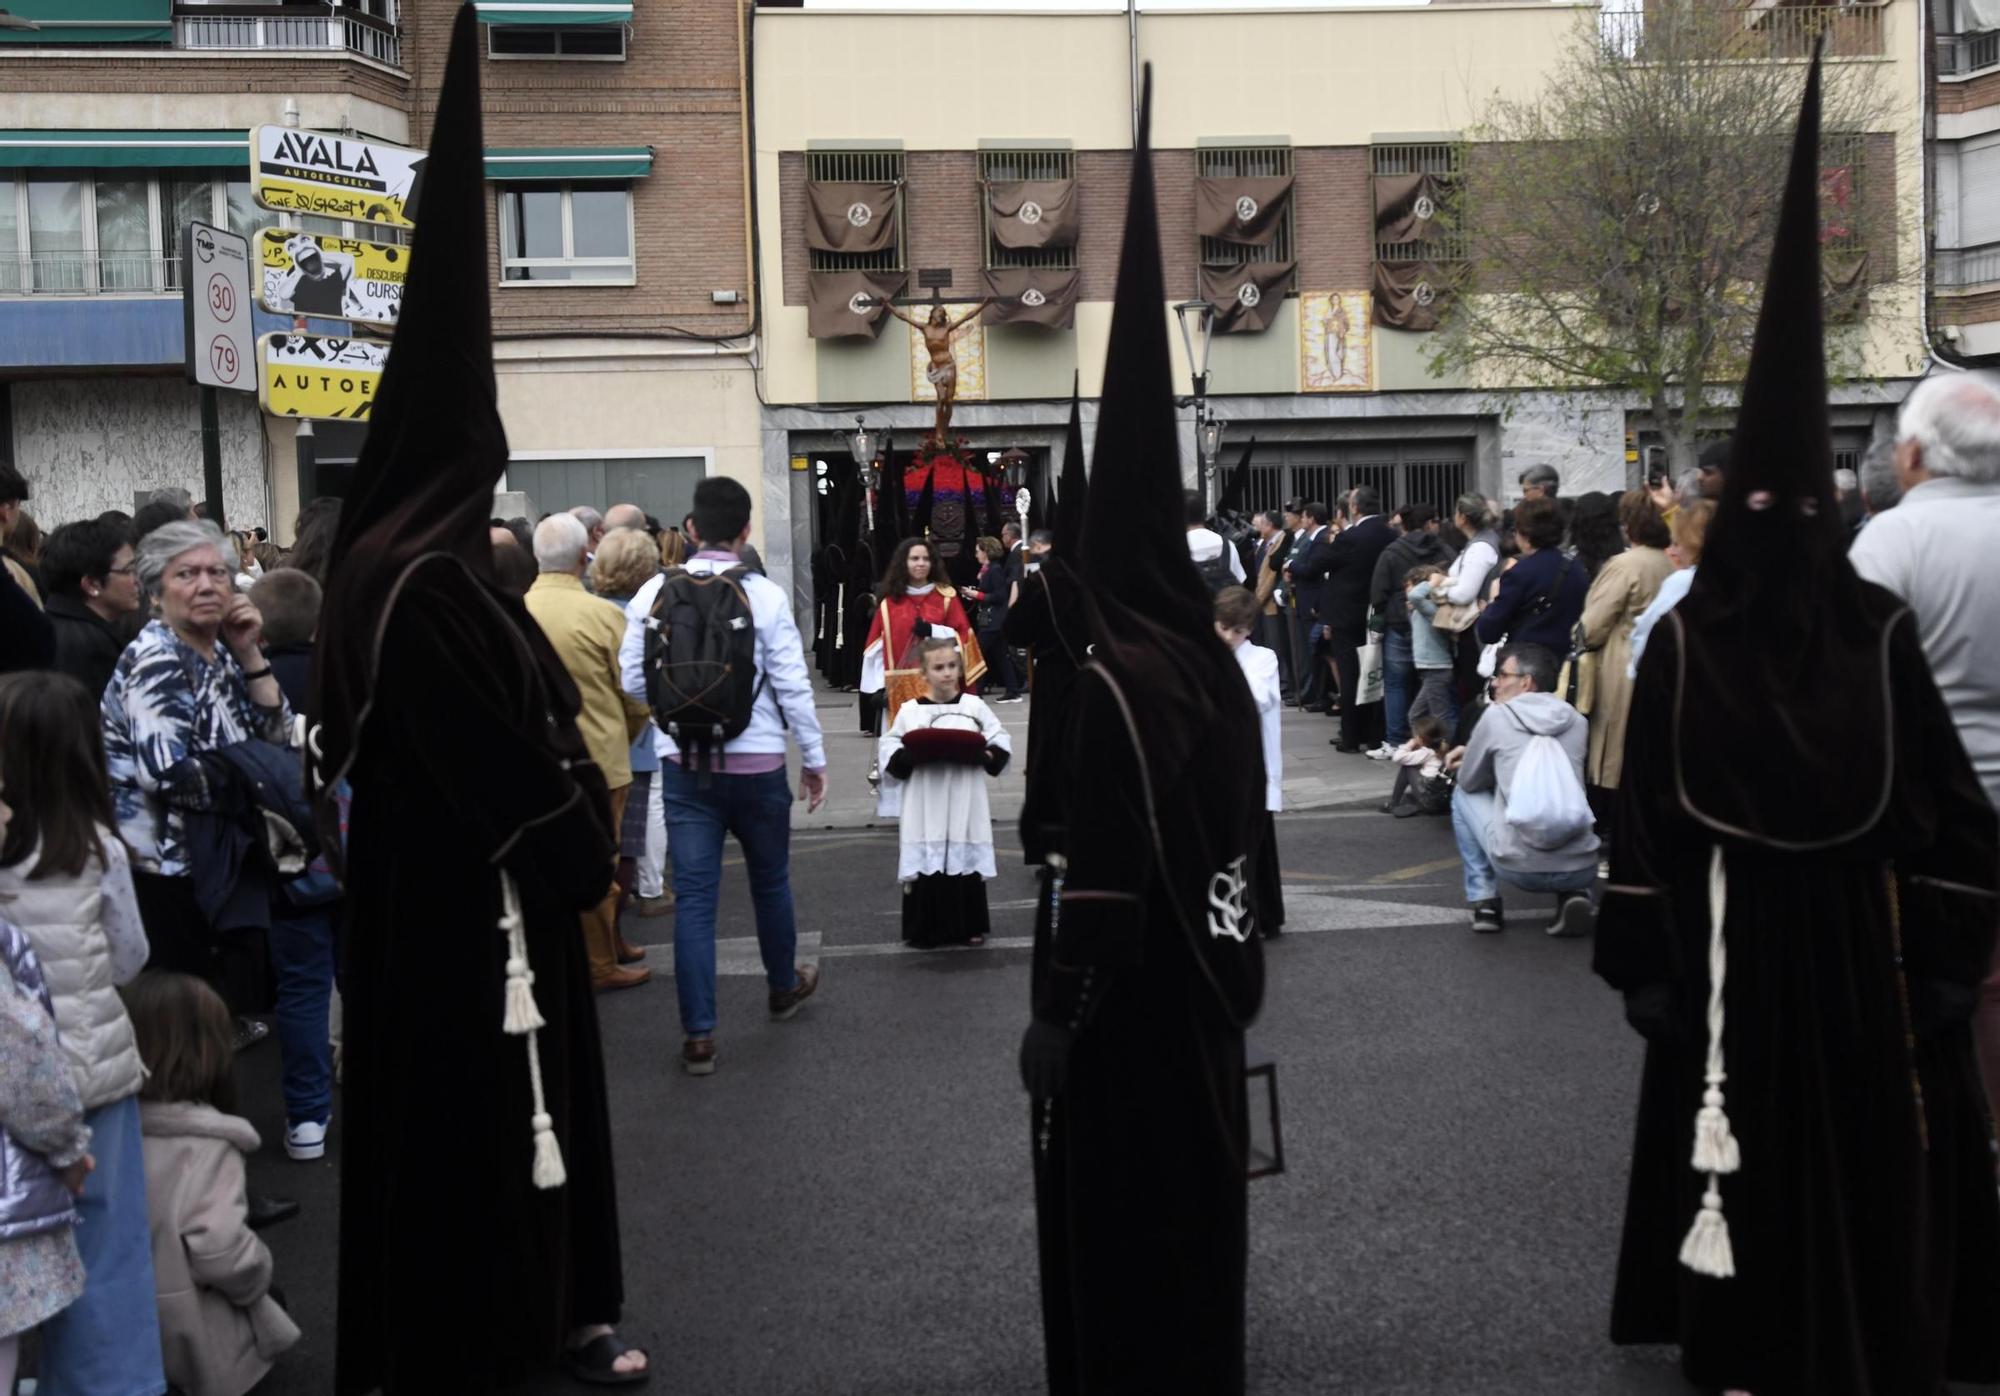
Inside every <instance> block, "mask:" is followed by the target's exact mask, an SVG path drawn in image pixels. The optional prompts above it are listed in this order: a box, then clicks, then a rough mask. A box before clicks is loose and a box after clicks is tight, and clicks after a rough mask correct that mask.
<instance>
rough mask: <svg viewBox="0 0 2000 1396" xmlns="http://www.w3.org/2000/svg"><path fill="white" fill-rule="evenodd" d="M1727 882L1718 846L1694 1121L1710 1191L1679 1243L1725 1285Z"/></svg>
mask: <svg viewBox="0 0 2000 1396" xmlns="http://www.w3.org/2000/svg"><path fill="white" fill-rule="evenodd" d="M1728 902H1729V894H1728V878H1727V876H1726V874H1725V872H1724V869H1723V861H1722V846H1721V845H1720V844H1717V845H1716V847H1715V850H1714V852H1713V853H1712V854H1711V855H1710V857H1709V862H1708V1062H1707V1070H1706V1071H1705V1072H1704V1073H1703V1079H1704V1080H1705V1081H1706V1082H1707V1083H1708V1087H1707V1089H1706V1090H1704V1091H1703V1092H1702V1095H1701V1109H1700V1110H1699V1111H1697V1112H1696V1113H1695V1117H1694V1159H1693V1165H1694V1170H1695V1172H1697V1173H1705V1174H1707V1175H1708V1190H1707V1191H1706V1192H1704V1193H1703V1194H1702V1198H1701V1210H1700V1211H1699V1212H1697V1213H1696V1214H1695V1219H1694V1225H1693V1226H1692V1227H1690V1228H1689V1229H1688V1234H1687V1239H1686V1240H1685V1241H1683V1242H1681V1264H1683V1265H1685V1266H1687V1268H1688V1269H1690V1270H1692V1271H1694V1272H1695V1273H1696V1274H1697V1275H1712V1276H1714V1277H1715V1278H1717V1279H1721V1280H1726V1279H1730V1278H1732V1277H1733V1276H1734V1275H1735V1274H1736V1256H1735V1254H1734V1252H1732V1251H1731V1249H1730V1246H1729V1223H1728V1222H1727V1221H1726V1220H1724V1218H1723V1215H1722V1175H1723V1174H1725V1173H1734V1172H1736V1171H1737V1170H1738V1169H1740V1168H1742V1166H1743V1153H1742V1150H1741V1149H1740V1148H1739V1147H1738V1146H1737V1143H1736V1136H1735V1135H1733V1134H1732V1133H1730V1129H1729V1116H1727V1115H1725V1114H1723V1112H1722V1105H1723V1100H1722V1083H1723V1082H1724V1081H1727V1080H1728V1079H1729V1075H1728V1073H1727V1072H1725V1071H1724V1070H1723V1062H1722V1028H1723V1014H1722V987H1723V981H1724V977H1725V974H1726V972H1727V970H1728V967H1729V952H1728V946H1727V943H1726V942H1725V941H1724V940H1723V935H1722V921H1723V916H1724V914H1725V913H1726V912H1727V910H1728Z"/></svg>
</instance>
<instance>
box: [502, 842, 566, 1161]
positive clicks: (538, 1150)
mask: <svg viewBox="0 0 2000 1396" xmlns="http://www.w3.org/2000/svg"><path fill="white" fill-rule="evenodd" d="M500 929H501V930H502V931H503V932H505V933H506V936H507V990H506V1009H505V1011H504V1013H503V1014H502V1016H501V1019H500V1027H501V1030H502V1031H503V1032H506V1033H508V1034H510V1035H511V1036H515V1037H525V1038H527V1039H528V1087H529V1090H530V1092H531V1093H532V1095H533V1097H534V1103H535V1113H534V1114H533V1115H532V1116H530V1117H529V1120H528V1127H529V1128H530V1129H531V1130H533V1131H534V1138H535V1154H534V1160H535V1161H534V1164H533V1167H532V1171H531V1172H530V1174H529V1176H530V1177H531V1178H532V1179H533V1181H534V1184H535V1186H536V1187H538V1188H541V1189H543V1190H545V1191H546V1190H547V1189H549V1188H559V1187H561V1186H562V1185H563V1183H564V1182H565V1181H566V1179H567V1175H566V1174H565V1173H564V1172H563V1161H562V1148H561V1146H560V1145H558V1144H557V1143H556V1131H555V1121H554V1120H553V1119H551V1118H550V1116H549V1107H548V1102H547V1101H546V1100H545V1099H543V1096H542V1048H541V1043H540V1041H539V1040H538V1036H537V1035H538V1034H539V1032H540V1031H541V1029H542V1028H544V1027H546V1026H547V1023H546V1022H545V1021H544V1020H543V1018H542V1011H541V1009H540V1008H538V1007H536V1005H535V972H534V970H533V969H532V968H530V967H529V965H528V934H527V927H526V923H525V922H523V921H522V919H521V893H520V891H519V889H517V888H516V887H515V886H514V878H513V875H512V874H510V873H508V872H506V871H505V870H502V872H501V874H500Z"/></svg>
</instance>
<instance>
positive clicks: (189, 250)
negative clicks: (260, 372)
mask: <svg viewBox="0 0 2000 1396" xmlns="http://www.w3.org/2000/svg"><path fill="white" fill-rule="evenodd" d="M251 304H252V300H251V295H250V243H249V240H248V239H247V238H243V237H240V236H239V235H237V234H235V233H232V232H230V231H229V230H228V229H226V228H212V227H210V226H209V225H208V224H206V223H190V224H188V226H187V233H186V235H185V236H184V237H183V238H182V239H181V311H182V316H181V318H182V325H183V327H184V329H185V331H186V339H187V376H188V381H189V382H192V383H199V384H201V385H202V386H204V387H209V388H234V389H236V390H237V391H238V392H244V393H254V392H256V391H257V353H256V345H255V336H254V335H253V334H252V333H251V329H250V306H251Z"/></svg>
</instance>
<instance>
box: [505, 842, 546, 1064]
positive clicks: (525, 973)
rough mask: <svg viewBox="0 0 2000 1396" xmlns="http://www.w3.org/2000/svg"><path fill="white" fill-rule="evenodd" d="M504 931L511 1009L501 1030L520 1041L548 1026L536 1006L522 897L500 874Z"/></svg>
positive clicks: (511, 879)
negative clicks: (522, 915) (529, 965)
mask: <svg viewBox="0 0 2000 1396" xmlns="http://www.w3.org/2000/svg"><path fill="white" fill-rule="evenodd" d="M500 929H501V930H503V931H505V932H506V933H507V1009H506V1013H505V1015H504V1016H503V1017H502V1018H501V1020H500V1027H501V1030H502V1031H504V1032H507V1033H510V1034H512V1035H514V1036H516V1037H518V1036H520V1035H521V1034H522V1033H528V1032H534V1031H535V1030H536V1029H537V1028H540V1027H543V1026H545V1024H544V1023H543V1020H542V1011H541V1009H540V1008H538V1007H536V1006H535V972H534V971H533V970H532V969H530V968H529V967H528V933H527V928H526V926H525V924H524V923H523V922H522V920H521V894H520V893H519V892H517V891H516V890H515V888H514V879H513V878H512V877H511V876H510V875H508V874H507V873H504V872H503V873H501V874H500Z"/></svg>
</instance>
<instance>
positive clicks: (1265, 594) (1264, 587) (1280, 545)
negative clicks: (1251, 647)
mask: <svg viewBox="0 0 2000 1396" xmlns="http://www.w3.org/2000/svg"><path fill="white" fill-rule="evenodd" d="M1254 526H1255V528H1256V530H1257V547H1256V550H1255V552H1253V553H1252V554H1251V559H1250V561H1251V571H1250V577H1251V586H1252V589H1253V590H1255V591H1256V593H1257V633H1256V635H1255V636H1254V637H1253V638H1254V639H1255V640H1256V642H1257V643H1258V644H1260V645H1262V646H1263V647H1264V648H1265V649H1267V650H1270V651H1271V652H1272V653H1274V654H1276V655H1277V656H1278V686H1279V688H1280V689H1281V690H1282V691H1283V696H1284V698H1285V701H1286V702H1290V701H1291V697H1292V693H1291V689H1292V672H1291V670H1292V666H1291V643H1290V641H1291V636H1290V634H1289V631H1290V627H1289V626H1288V625H1287V624H1286V623H1285V615H1284V613H1283V612H1282V611H1280V610H1279V609H1278V577H1279V569H1280V568H1282V567H1283V566H1284V563H1285V559H1286V557H1288V556H1289V555H1290V553H1291V547H1292V539H1291V535H1290V534H1288V533H1286V532H1285V523H1284V516H1283V515H1282V514H1280V513H1279V512H1278V511H1277V510H1276V509H1266V510H1265V511H1264V512H1263V513H1261V514H1259V515H1257V518H1256V521H1255V524H1254Z"/></svg>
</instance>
